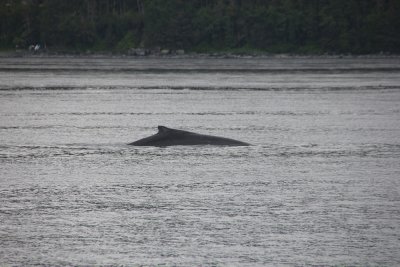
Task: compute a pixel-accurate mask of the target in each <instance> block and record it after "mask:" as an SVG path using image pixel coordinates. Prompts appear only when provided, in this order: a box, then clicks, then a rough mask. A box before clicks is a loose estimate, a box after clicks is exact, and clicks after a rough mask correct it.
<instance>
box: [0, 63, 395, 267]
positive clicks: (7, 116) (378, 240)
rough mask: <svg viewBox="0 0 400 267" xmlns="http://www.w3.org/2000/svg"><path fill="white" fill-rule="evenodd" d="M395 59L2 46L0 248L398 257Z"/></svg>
mask: <svg viewBox="0 0 400 267" xmlns="http://www.w3.org/2000/svg"><path fill="white" fill-rule="evenodd" d="M399 68H400V62H399V60H398V59H397V58H393V59H388V58H369V59H366V58H359V59H355V58H353V59H351V58H345V59H335V58H328V59H321V58H316V59H313V58H297V59H296V58H284V59H279V58H264V59H190V58H178V59H171V58H170V59H132V58H125V59H121V58H110V59H104V58H102V59H98V58H97V59H96V58H95V59H93V58H86V59H82V58H81V59H76V58H42V57H38V58H0V170H1V177H0V203H1V205H0V222H1V224H0V265H5V266H32V265H48V266H55V265H59V266H70V265H73V266H91V265H105V266H107V265H127V266H131V265H134V264H137V265H157V264H165V265H167V266H170V265H174V266H193V265H195V266H200V265H201V266H209V265H223V266H265V265H270V266H280V265H289V266H290V265H296V266H298V265H300V266H302V265H305V266H310V265H318V266H320V265H323V266H333V265H345V266H348V265H350V266H354V265H362V266H365V265H370V266H377V265H379V266H397V265H400V253H399V251H400V234H399V233H400V181H399V177H400V168H399V166H400V139H399V136H400V121H399V119H400V106H399V103H400V86H399V84H400V71H399ZM157 125H165V126H168V127H173V128H180V129H185V130H190V131H195V132H199V133H205V134H212V135H219V136H224V137H230V138H234V139H238V140H242V141H245V142H249V143H251V144H252V146H250V147H211V146H210V147H207V146H206V147H196V146H194V147H167V148H152V147H147V148H146V147H130V146H127V145H126V144H127V143H128V142H132V141H135V140H136V139H139V138H142V137H145V136H148V135H151V134H153V133H155V132H156V127H157Z"/></svg>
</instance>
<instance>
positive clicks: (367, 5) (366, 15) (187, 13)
mask: <svg viewBox="0 0 400 267" xmlns="http://www.w3.org/2000/svg"><path fill="white" fill-rule="evenodd" d="M37 43H38V44H40V45H41V46H42V47H47V48H48V49H55V50H56V49H59V50H63V49H65V50H67V51H68V50H81V51H85V50H92V51H105V50H112V51H120V52H123V51H126V50H127V49H129V48H132V47H143V48H155V47H159V48H167V49H185V50H189V51H198V52H212V51H243V52H246V51H264V52H272V53H287V52H293V53H358V54H359V53H379V52H389V53H399V52H400V0H0V48H2V49H9V48H15V47H17V46H18V47H20V48H27V47H28V46H29V45H32V44H37Z"/></svg>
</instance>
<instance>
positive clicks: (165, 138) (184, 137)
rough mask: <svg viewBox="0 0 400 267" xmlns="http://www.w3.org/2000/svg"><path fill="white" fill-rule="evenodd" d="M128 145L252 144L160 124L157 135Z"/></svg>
mask: <svg viewBox="0 0 400 267" xmlns="http://www.w3.org/2000/svg"><path fill="white" fill-rule="evenodd" d="M128 145H132V146H157V147H165V146H196V145H213V146H248V145H250V144H248V143H245V142H241V141H237V140H234V139H230V138H224V137H219V136H212V135H204V134H197V133H193V132H188V131H182V130H176V129H171V128H167V127H165V126H158V133H156V134H155V135H152V136H149V137H146V138H143V139H140V140H137V141H135V142H133V143H129V144H128Z"/></svg>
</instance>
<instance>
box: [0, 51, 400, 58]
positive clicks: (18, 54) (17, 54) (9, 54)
mask: <svg viewBox="0 0 400 267" xmlns="http://www.w3.org/2000/svg"><path fill="white" fill-rule="evenodd" d="M0 58H132V59H135V58H140V59H146V58H152V59H154V58H163V59H164V58H171V59H179V58H182V59H191V58H193V59H202V58H204V59H207V58H216V59H224V58H226V59H235V58H243V59H246V58H249V59H251V58H255V59H257V58H260V59H262V58H400V54H389V53H375V54H330V53H325V54H296V53H280V54H273V53H231V52H210V53H196V52H188V53H185V54H176V53H169V54H161V53H157V54H147V55H132V54H128V53H115V52H96V53H93V52H90V53H74V52H71V53H70V52H39V53H31V52H29V51H25V50H22V51H0Z"/></svg>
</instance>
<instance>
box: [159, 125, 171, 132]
mask: <svg viewBox="0 0 400 267" xmlns="http://www.w3.org/2000/svg"><path fill="white" fill-rule="evenodd" d="M169 130H170V129H169V128H167V127H165V126H161V125H159V126H158V133H166V132H168V131H169Z"/></svg>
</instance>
